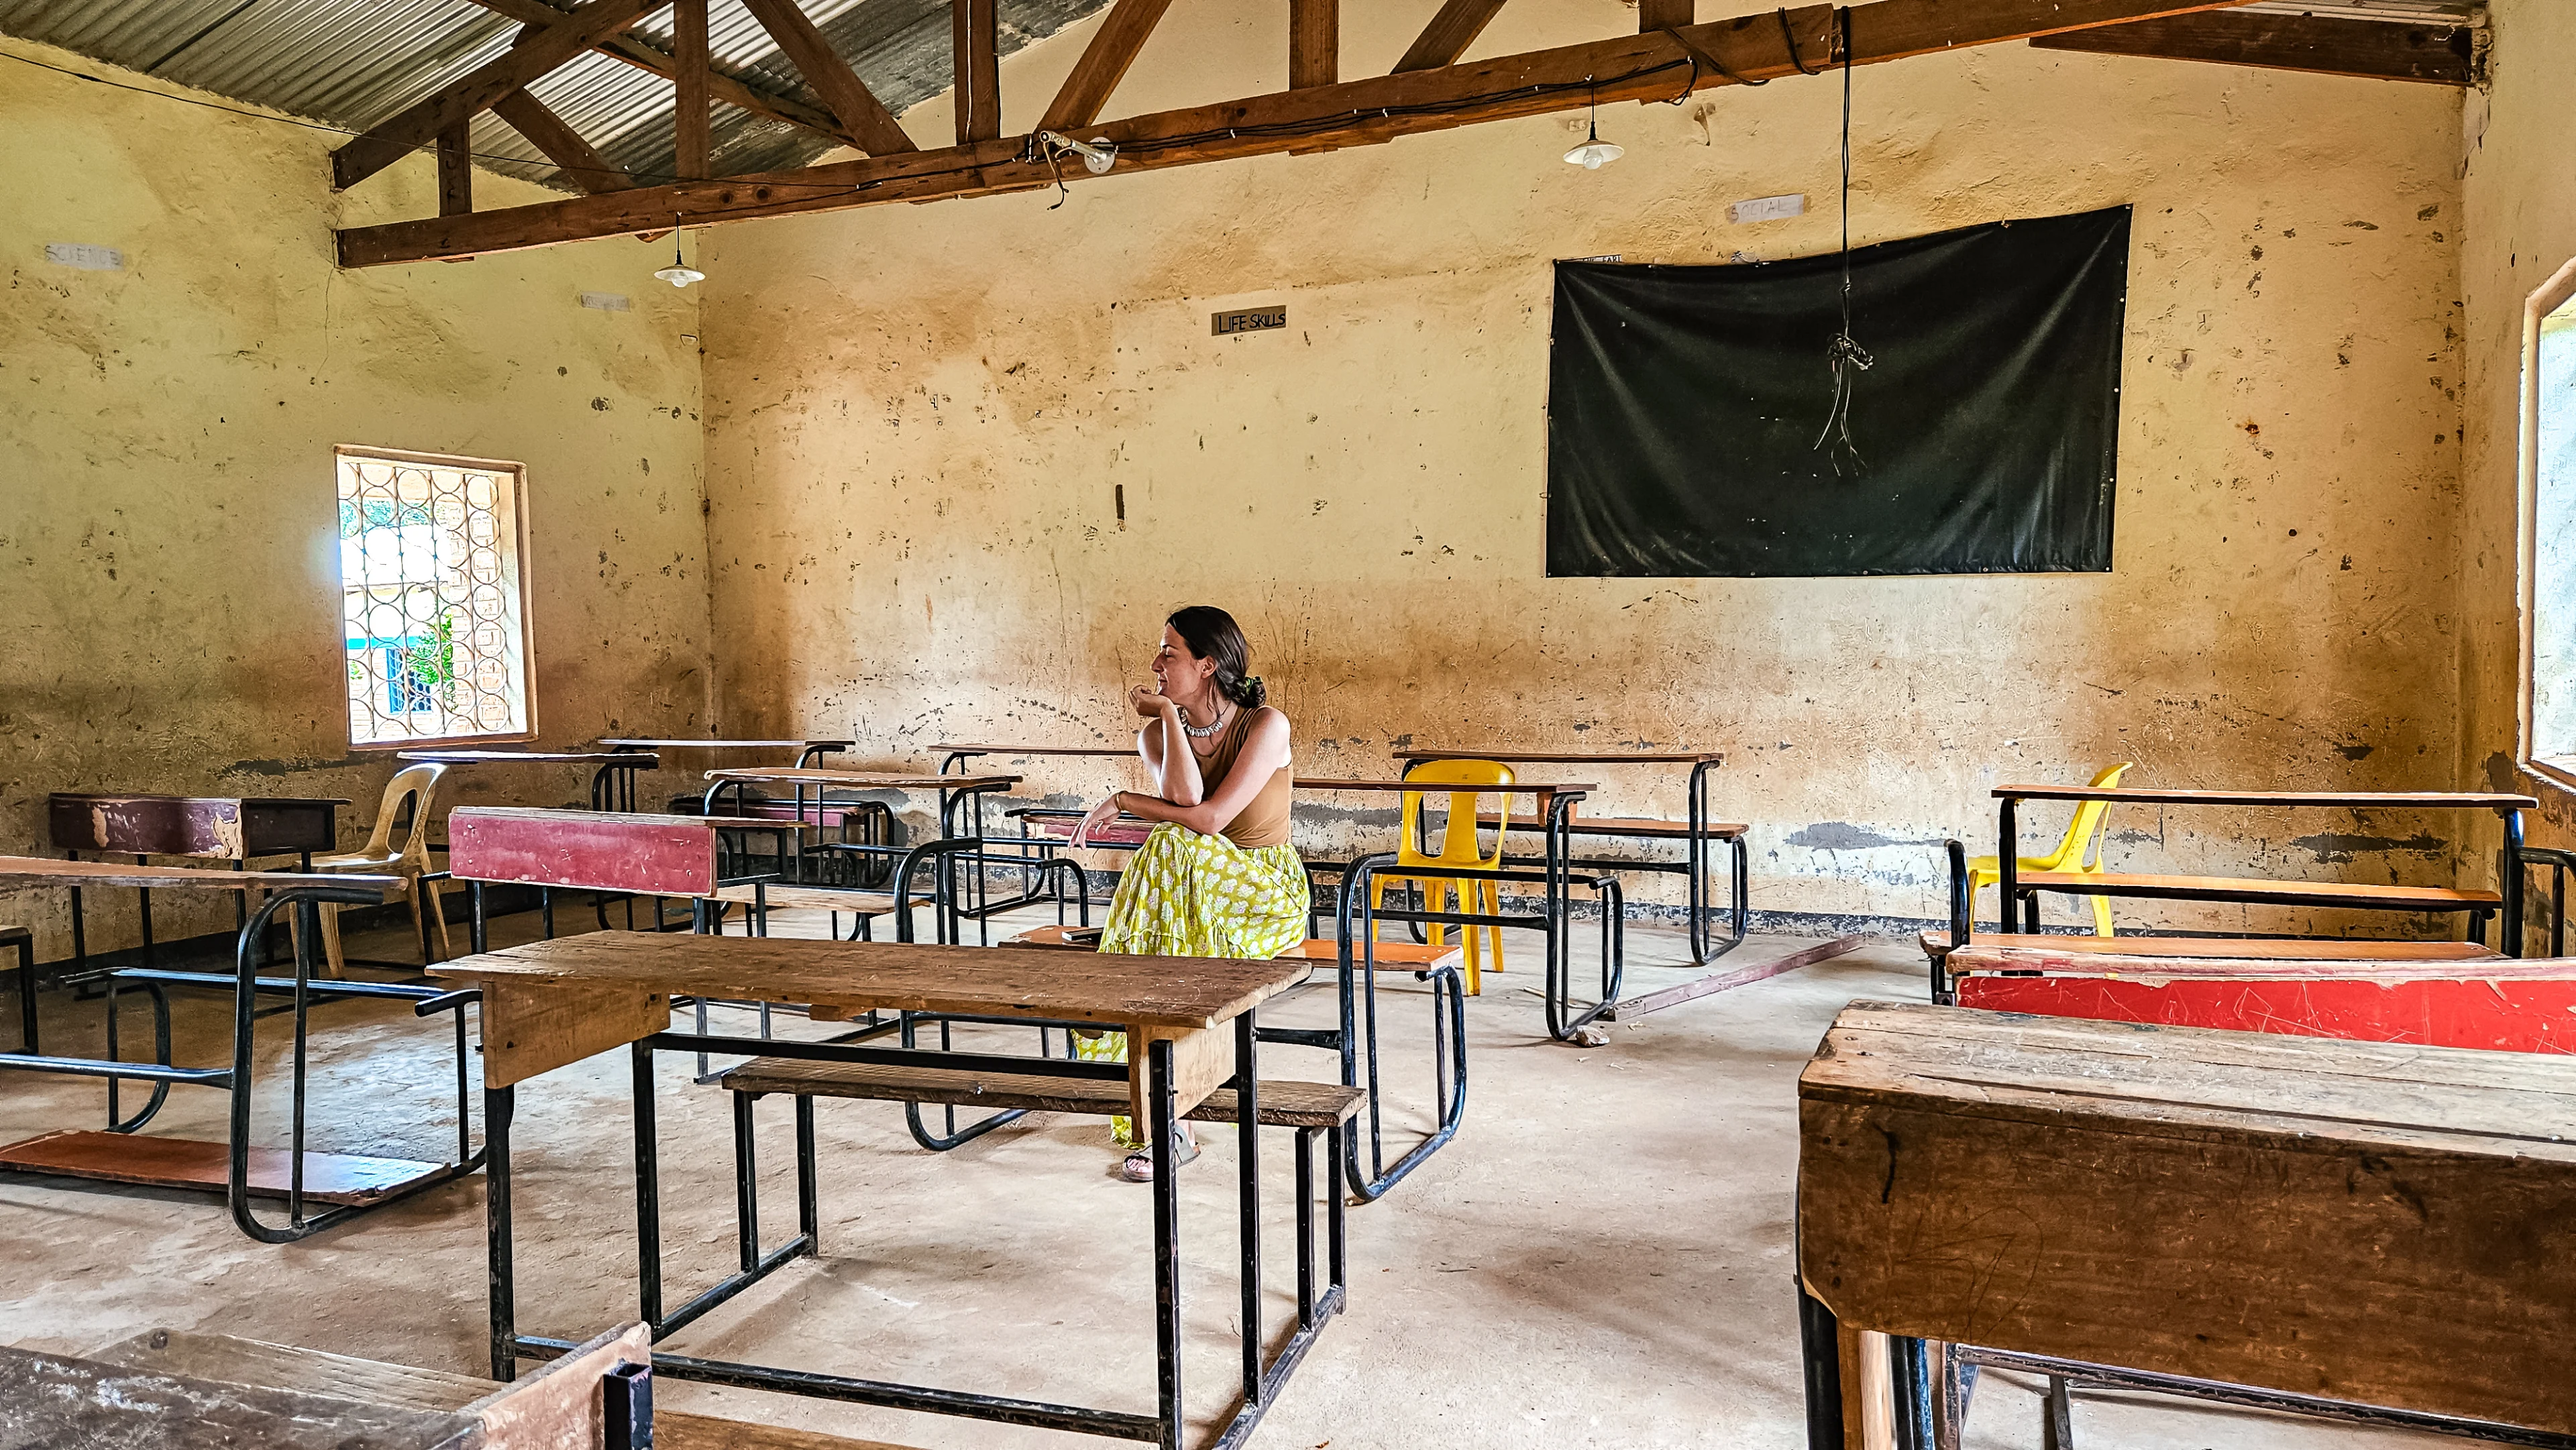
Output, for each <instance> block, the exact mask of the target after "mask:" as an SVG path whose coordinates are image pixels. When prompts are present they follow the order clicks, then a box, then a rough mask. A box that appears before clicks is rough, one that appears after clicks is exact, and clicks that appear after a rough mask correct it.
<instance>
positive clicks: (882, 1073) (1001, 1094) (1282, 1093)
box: [718, 1057, 1368, 1128]
mask: <svg viewBox="0 0 2576 1450" xmlns="http://www.w3.org/2000/svg"><path fill="white" fill-rule="evenodd" d="M1031 1067H1032V1070H1031V1071H1028V1072H1010V1073H994V1072H979V1071H974V1070H971V1069H966V1068H953V1067H909V1066H903V1067H898V1066H887V1065H882V1064H878V1063H867V1062H808V1061H805V1060H803V1059H801V1058H786V1057H760V1058H754V1059H752V1060H751V1061H749V1062H746V1063H744V1064H743V1065H742V1066H740V1067H737V1068H735V1069H733V1070H732V1071H730V1072H727V1073H724V1074H723V1075H722V1076H721V1077H720V1078H719V1079H718V1081H720V1082H722V1083H723V1084H724V1086H725V1087H727V1088H728V1089H731V1090H732V1091H734V1092H738V1093H787V1094H791V1095H794V1096H798V1097H819V1098H863V1099H874V1100H878V1101H882V1102H896V1103H934V1104H946V1105H949V1106H952V1107H961V1108H990V1109H993V1110H995V1111H997V1112H998V1111H1002V1110H1005V1109H1010V1108H1025V1109H1028V1110H1030V1111H1032V1112H1044V1113H1086V1114H1090V1115H1092V1116H1095V1117H1115V1116H1117V1115H1119V1114H1122V1113H1125V1112H1126V1111H1128V1106H1129V1103H1128V1096H1127V1084H1125V1083H1123V1082H1110V1081H1106V1080H1102V1079H1097V1078H1084V1077H1063V1076H1059V1075H1057V1074H1054V1073H1051V1072H1047V1071H1045V1070H1044V1069H1043V1068H1040V1067H1037V1065H1036V1061H1035V1059H1032V1060H1031ZM1367 1098H1368V1094H1366V1093H1365V1092H1362V1091H1361V1090H1360V1089H1358V1088H1354V1087H1344V1086H1342V1085H1341V1084H1339V1083H1327V1082H1298V1081H1294V1080H1289V1079H1282V1080H1279V1081H1275V1082H1274V1081H1271V1080H1269V1079H1266V1078H1265V1079H1263V1080H1262V1084H1261V1102H1260V1107H1259V1111H1258V1116H1259V1118H1260V1120H1261V1121H1262V1122H1263V1123H1264V1124H1266V1125H1268V1126H1271V1127H1276V1128H1330V1127H1333V1126H1334V1125H1336V1124H1339V1123H1346V1122H1349V1121H1350V1120H1351V1117H1352V1115H1353V1114H1356V1113H1357V1112H1358V1111H1359V1110H1360V1104H1361V1103H1363V1102H1365V1101H1367ZM1234 1114H1235V1105H1234V1090H1233V1089H1232V1088H1223V1087H1221V1088H1218V1089H1217V1090H1216V1091H1215V1092H1213V1093H1210V1094H1209V1095H1208V1097H1207V1099H1206V1100H1205V1101H1203V1102H1201V1103H1200V1104H1199V1105H1198V1106H1196V1107H1194V1108H1191V1109H1190V1110H1189V1111H1187V1112H1185V1113H1183V1114H1182V1115H1181V1116H1183V1117H1185V1118H1190V1119H1193V1120H1195V1121H1198V1122H1205V1123H1230V1122H1233V1121H1234Z"/></svg>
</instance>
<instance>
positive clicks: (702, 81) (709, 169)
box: [671, 0, 716, 181]
mask: <svg viewBox="0 0 2576 1450" xmlns="http://www.w3.org/2000/svg"><path fill="white" fill-rule="evenodd" d="M671 61H672V64H673V65H674V66H675V67H676V68H677V69H676V71H675V73H674V74H673V75H672V77H671V170H672V171H673V172H674V173H675V174H676V175H678V176H679V178H680V179H681V180H683V181H703V180H705V179H706V178H708V177H710V176H713V175H715V174H716V172H715V149H716V143H715V122H716V117H715V111H714V109H713V107H712V105H711V104H710V98H709V97H708V95H707V77H708V76H709V75H711V74H713V73H714V70H713V67H712V66H710V65H709V64H708V60H707V0H671Z"/></svg>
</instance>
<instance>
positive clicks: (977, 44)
mask: <svg viewBox="0 0 2576 1450" xmlns="http://www.w3.org/2000/svg"><path fill="white" fill-rule="evenodd" d="M949 8H950V10H951V11H952V12H953V13H954V14H953V19H954V22H955V24H954V28H955V31H956V44H955V48H954V49H953V50H952V51H951V52H950V54H951V55H952V56H954V57H955V63H954V66H953V69H952V70H951V72H950V73H951V74H952V75H953V76H954V77H955V80H956V83H955V85H954V86H953V87H951V89H950V95H951V96H952V98H953V99H954V100H955V102H956V105H955V108H954V109H955V110H956V112H957V144H958V145H960V146H964V145H967V144H969V143H971V142H975V141H990V140H992V139H993V138H994V137H996V136H999V135H1001V134H1002V48H1001V32H1000V26H1001V14H1000V10H1001V6H1000V4H999V0H949Z"/></svg>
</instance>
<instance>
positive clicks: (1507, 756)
mask: <svg viewBox="0 0 2576 1450" xmlns="http://www.w3.org/2000/svg"><path fill="white" fill-rule="evenodd" d="M1395 758H1396V759H1398V760H1409V761H1417V762H1418V761H1424V760H1498V761H1501V762H1502V763H1504V764H1505V765H1519V764H1524V763H1526V764H1530V765H1697V764H1699V763H1700V762H1701V761H1704V760H1723V759H1725V758H1726V757H1725V756H1723V755H1721V754H1719V753H1718V752H1716V751H1714V750H1482V749H1474V748H1469V749H1464V750H1399V751H1396V752H1395Z"/></svg>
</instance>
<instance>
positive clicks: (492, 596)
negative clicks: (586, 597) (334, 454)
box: [339, 448, 536, 746]
mask: <svg viewBox="0 0 2576 1450" xmlns="http://www.w3.org/2000/svg"><path fill="white" fill-rule="evenodd" d="M522 482H523V470H522V469H521V468H520V466H519V465H517V464H515V463H491V462H485V461H481V460H477V459H467V458H440V457H436V456H433V455H428V454H414V453H392V452H381V451H374V450H365V449H356V448H343V449H341V450H339V535H340V598H341V620H342V624H343V626H344V628H343V630H342V636H343V639H344V641H345V645H344V648H345V650H346V656H347V659H346V664H347V671H346V673H347V676H348V694H349V742H350V744H352V745H357V746H367V745H411V744H419V743H421V742H424V741H453V740H489V739H526V738H529V737H530V736H531V735H533V734H534V732H535V728H536V726H535V720H534V712H533V710H532V709H531V708H530V706H529V702H528V650H527V609H526V591H525V588H524V583H523V580H522V577H521V574H520V566H519V554H520V550H519V545H520V539H521V536H522V519H521V513H520V506H521V499H520V495H521V484H522Z"/></svg>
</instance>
